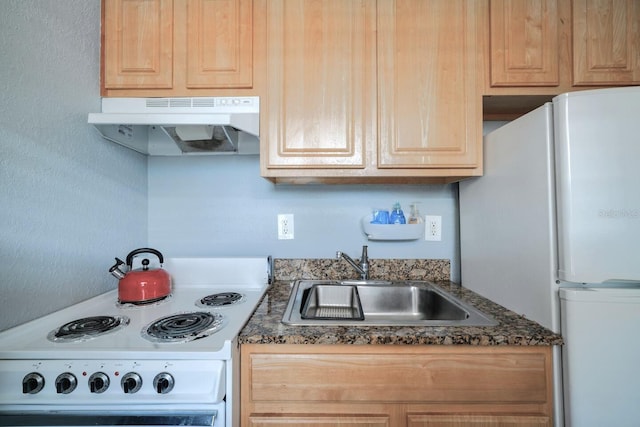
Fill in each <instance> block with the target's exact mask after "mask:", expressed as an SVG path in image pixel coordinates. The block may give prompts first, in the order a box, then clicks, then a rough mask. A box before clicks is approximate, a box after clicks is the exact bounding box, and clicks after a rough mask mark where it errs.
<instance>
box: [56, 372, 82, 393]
mask: <svg viewBox="0 0 640 427" xmlns="http://www.w3.org/2000/svg"><path fill="white" fill-rule="evenodd" d="M77 386H78V380H77V379H76V376H75V375H73V374H72V373H71V372H65V373H63V374H60V375H58V378H56V393H58V394H69V393H71V392H72V391H73V390H75V389H76V387H77Z"/></svg>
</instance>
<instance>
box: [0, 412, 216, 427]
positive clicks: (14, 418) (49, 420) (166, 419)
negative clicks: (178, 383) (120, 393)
mask: <svg viewBox="0 0 640 427" xmlns="http://www.w3.org/2000/svg"><path fill="white" fill-rule="evenodd" d="M217 415H218V412H217V411H187V412H181V411H172V412H171V413H165V414H163V413H158V412H157V411H154V412H150V411H149V412H146V411H136V412H135V413H131V412H124V411H109V412H108V413H105V412H104V411H101V412H93V411H82V412H74V411H64V412H57V411H56V412H53V413H52V412H45V411H43V412H40V413H20V412H9V413H5V412H3V413H1V414H0V426H11V427H17V426H200V427H204V426H207V427H212V426H217V425H218V424H216V418H217Z"/></svg>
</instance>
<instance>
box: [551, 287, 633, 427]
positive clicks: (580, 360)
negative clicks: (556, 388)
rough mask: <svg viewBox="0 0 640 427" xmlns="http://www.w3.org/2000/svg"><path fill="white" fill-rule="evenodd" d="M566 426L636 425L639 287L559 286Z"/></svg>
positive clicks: (619, 426)
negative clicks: (563, 343)
mask: <svg viewBox="0 0 640 427" xmlns="http://www.w3.org/2000/svg"><path fill="white" fill-rule="evenodd" d="M560 299H561V312H562V336H563V338H564V341H565V345H564V346H563V349H562V358H563V364H564V366H563V376H564V412H565V420H566V423H565V425H566V427H572V426H576V427H577V426H579V427H589V426H594V427H596V426H597V427H599V426H605V425H607V426H616V427H625V426H629V427H631V426H634V427H635V426H637V425H638V420H640V405H638V393H639V392H640V362H639V361H640V341H639V340H638V339H637V335H638V330H639V329H640V289H639V288H626V289H625V288H560Z"/></svg>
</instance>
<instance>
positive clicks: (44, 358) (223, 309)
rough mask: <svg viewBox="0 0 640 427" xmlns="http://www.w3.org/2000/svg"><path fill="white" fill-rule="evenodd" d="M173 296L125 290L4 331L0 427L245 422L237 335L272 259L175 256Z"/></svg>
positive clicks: (170, 263)
mask: <svg viewBox="0 0 640 427" xmlns="http://www.w3.org/2000/svg"><path fill="white" fill-rule="evenodd" d="M163 267H164V268H165V269H166V270H167V271H168V272H169V273H170V274H171V276H172V283H173V285H172V293H171V295H170V296H168V297H166V298H165V299H163V300H161V301H157V302H154V303H151V304H147V305H133V304H120V303H118V301H117V299H118V296H117V291H111V292H107V293H105V294H102V295H99V296H97V297H95V298H92V299H89V300H87V301H84V302H81V303H79V304H76V305H73V306H71V307H68V308H66V309H63V310H60V311H58V312H55V313H52V314H50V315H48V316H45V317H42V318H40V319H36V320H34V321H32V322H29V323H26V324H23V325H20V326H17V327H15V328H12V329H9V330H7V331H4V332H2V333H0V426H21V425H33V426H60V425H65V426H71V425H79V426H85V425H87V426H88V425H93V426H95V425H99V426H100V425H144V426H152V425H187V426H189V425H190V426H214V427H230V426H232V425H234V424H236V423H237V420H238V417H239V414H238V413H237V412H238V410H237V404H238V403H239V401H237V400H238V396H239V395H238V390H237V387H238V385H239V384H237V379H238V372H239V371H238V366H237V365H238V363H239V360H238V358H237V335H238V333H239V331H240V330H241V329H242V327H243V326H244V324H245V323H246V321H247V320H248V319H249V317H250V316H251V314H252V313H253V311H254V310H255V308H256V306H257V305H258V303H259V302H260V300H261V298H262V296H263V295H264V292H265V291H266V288H267V286H268V283H269V279H270V259H269V258H267V257H265V258H171V259H167V260H166V263H165V264H164V266H163Z"/></svg>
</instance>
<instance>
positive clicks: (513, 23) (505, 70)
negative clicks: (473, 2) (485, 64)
mask: <svg viewBox="0 0 640 427" xmlns="http://www.w3.org/2000/svg"><path fill="white" fill-rule="evenodd" d="M489 12H490V18H489V19H490V43H491V46H490V49H491V70H490V74H491V86H558V85H559V84H560V75H559V63H558V61H559V58H558V55H559V40H558V22H559V16H558V3H557V0H491V3H490V10H489Z"/></svg>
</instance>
